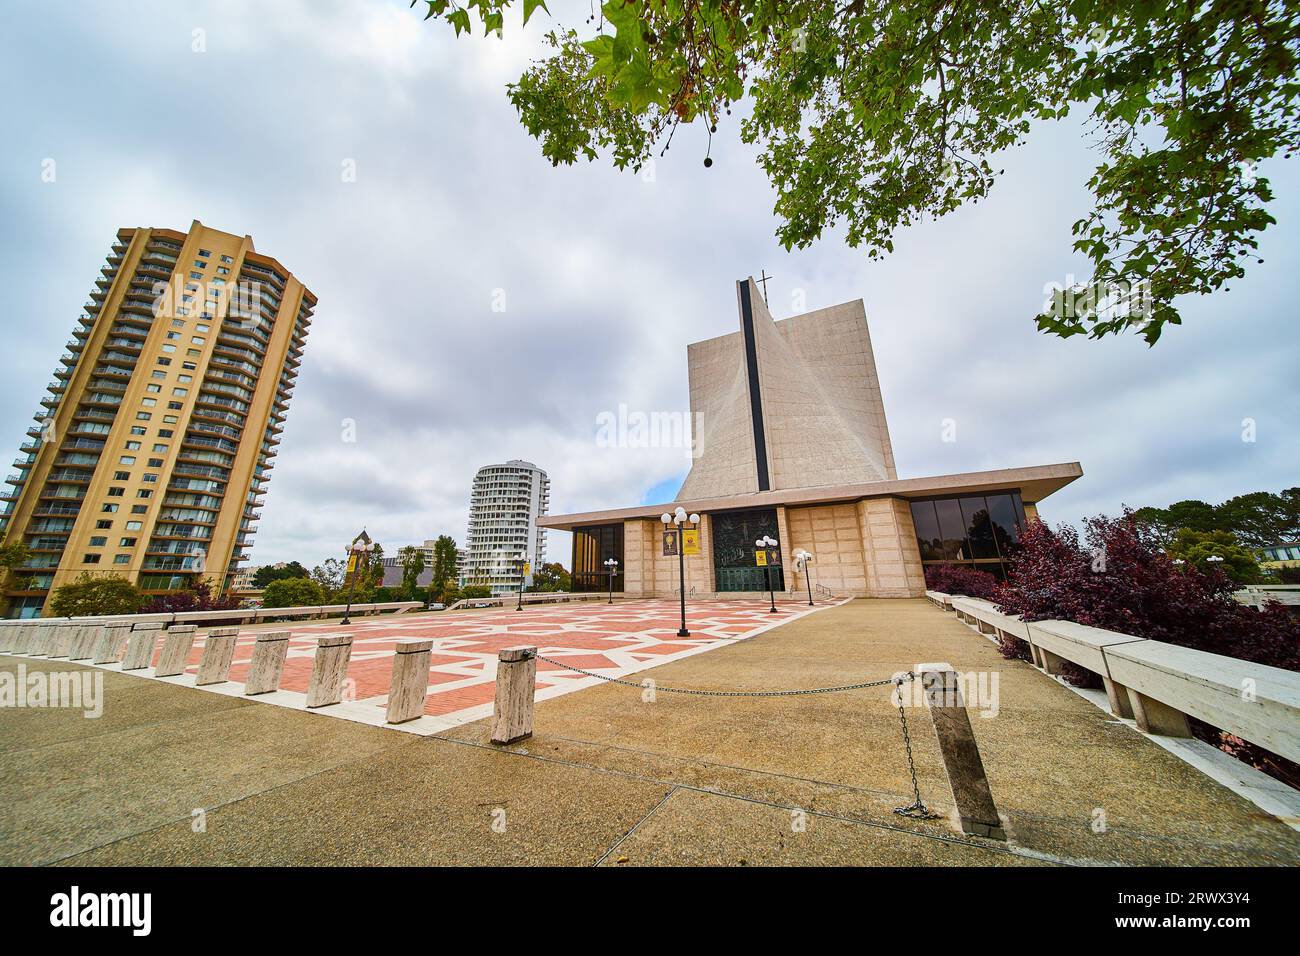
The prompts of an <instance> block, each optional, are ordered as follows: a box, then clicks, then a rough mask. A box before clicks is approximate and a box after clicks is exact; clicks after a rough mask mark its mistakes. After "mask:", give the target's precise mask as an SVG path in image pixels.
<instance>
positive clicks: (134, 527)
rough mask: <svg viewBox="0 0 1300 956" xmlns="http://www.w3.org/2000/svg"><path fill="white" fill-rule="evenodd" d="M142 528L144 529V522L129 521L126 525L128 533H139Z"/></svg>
mask: <svg viewBox="0 0 1300 956" xmlns="http://www.w3.org/2000/svg"><path fill="white" fill-rule="evenodd" d="M142 527H144V522H142V521H128V522H127V523H126V530H127V531H139V530H140V529H141V528H142Z"/></svg>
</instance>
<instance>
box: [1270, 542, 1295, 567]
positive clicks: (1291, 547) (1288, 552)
mask: <svg viewBox="0 0 1300 956" xmlns="http://www.w3.org/2000/svg"><path fill="white" fill-rule="evenodd" d="M1262 550H1263V552H1264V561H1263V565H1264V567H1266V568H1294V567H1300V541H1279V542H1278V543H1277V544H1270V545H1269V546H1268V547H1266V548H1263V549H1262Z"/></svg>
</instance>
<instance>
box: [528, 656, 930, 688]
mask: <svg viewBox="0 0 1300 956" xmlns="http://www.w3.org/2000/svg"><path fill="white" fill-rule="evenodd" d="M537 659H538V660H539V661H546V663H548V664H554V665H555V666H556V667H563V668H564V669H565V670H569V671H573V672H575V673H577V674H584V675H586V676H587V677H595V678H597V679H598V680H603V681H607V682H608V683H611V684H622V685H623V686H624V687H635V688H636V689H637V690H644V689H645V686H646V685H645V684H641V683H636V682H634V681H630V680H622V679H620V678H618V677H607V676H606V675H604V674H597V673H595V672H594V671H586V670H583V669H582V668H581V667H574V666H573V665H572V664H566V663H564V662H563V661H557V660H555V659H554V658H550V657H543V656H542V655H541V654H538V655H537ZM913 679H914V675H912V674H910V673H909V674H907V675H906V677H900V678H897V679H896V678H893V677H888V678H886V679H885V680H873V681H867V682H865V683H862V684H842V685H840V686H838V687H809V688H805V689H800V690H698V689H696V688H693V687H661V686H660V685H658V684H655V685H654V690H655V691H656V692H658V691H663V692H664V693H665V694H692V695H694V696H697V697H798V696H802V695H805V694H833V693H836V692H837V691H842V690H862V689H863V688H865V687H883V686H885V685H886V684H894V683H902V682H903V681H904V680H913Z"/></svg>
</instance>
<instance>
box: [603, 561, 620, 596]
mask: <svg viewBox="0 0 1300 956" xmlns="http://www.w3.org/2000/svg"><path fill="white" fill-rule="evenodd" d="M605 567H606V568H608V569H609V603H610V604H613V603H614V575H615V574H617V573H618V559H617V558H606V559H605Z"/></svg>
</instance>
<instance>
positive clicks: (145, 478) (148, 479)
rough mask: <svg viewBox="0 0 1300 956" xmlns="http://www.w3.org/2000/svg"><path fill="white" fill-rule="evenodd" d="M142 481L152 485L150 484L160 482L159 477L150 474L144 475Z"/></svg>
mask: <svg viewBox="0 0 1300 956" xmlns="http://www.w3.org/2000/svg"><path fill="white" fill-rule="evenodd" d="M140 480H141V481H145V482H148V483H150V484H153V483H155V482H157V481H158V476H157V475H151V474H149V473H148V472H146V473H145V474H143V475H141V476H140Z"/></svg>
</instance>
